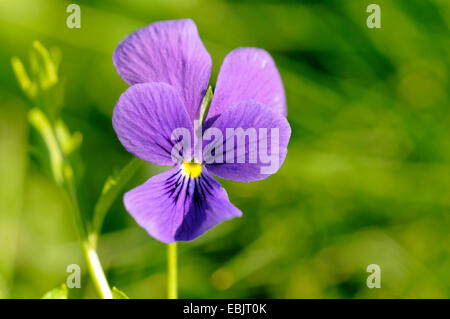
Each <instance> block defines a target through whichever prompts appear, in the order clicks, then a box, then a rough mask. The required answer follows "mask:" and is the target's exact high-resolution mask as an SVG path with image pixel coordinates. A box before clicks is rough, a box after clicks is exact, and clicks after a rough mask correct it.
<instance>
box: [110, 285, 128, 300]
mask: <svg viewBox="0 0 450 319" xmlns="http://www.w3.org/2000/svg"><path fill="white" fill-rule="evenodd" d="M112 295H113V299H130V297H128V296H127V295H126V294H125V293H124V292H123V291H121V290H119V289H117V288H116V287H113V288H112Z"/></svg>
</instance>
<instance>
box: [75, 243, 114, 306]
mask: <svg viewBox="0 0 450 319" xmlns="http://www.w3.org/2000/svg"><path fill="white" fill-rule="evenodd" d="M82 249H83V254H84V259H85V260H86V264H87V267H88V269H89V274H90V275H91V278H92V281H93V282H94V286H95V289H96V290H97V293H98V294H99V296H100V297H101V298H103V299H113V296H112V292H111V288H110V287H109V284H108V280H107V279H106V277H105V273H104V272H103V268H102V265H101V263H100V259H99V258H98V255H97V251H96V249H95V246H92V244H91V243H90V242H89V241H84V242H83V243H82Z"/></svg>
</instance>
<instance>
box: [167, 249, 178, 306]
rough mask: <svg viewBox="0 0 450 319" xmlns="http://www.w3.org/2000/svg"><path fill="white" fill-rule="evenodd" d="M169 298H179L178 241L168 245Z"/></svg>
mask: <svg viewBox="0 0 450 319" xmlns="http://www.w3.org/2000/svg"><path fill="white" fill-rule="evenodd" d="M167 269H168V271H167V298H169V299H177V298H178V270H177V243H176V242H175V243H173V244H169V245H167Z"/></svg>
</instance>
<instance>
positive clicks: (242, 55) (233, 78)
mask: <svg viewBox="0 0 450 319" xmlns="http://www.w3.org/2000/svg"><path fill="white" fill-rule="evenodd" d="M249 99H253V100H255V101H258V102H261V103H264V104H265V105H267V106H268V107H269V108H271V109H272V110H273V111H274V112H276V113H279V114H281V115H284V116H286V114H287V110H286V97H285V94H284V88H283V83H282V81H281V77H280V74H279V73H278V69H277V67H276V65H275V62H274V61H273V59H272V57H271V56H270V54H269V53H267V52H266V51H265V50H263V49H257V48H239V49H236V50H233V51H231V52H230V53H228V55H227V56H226V57H225V59H224V61H223V63H222V66H221V68H220V72H219V76H218V78H217V83H216V89H215V92H214V97H213V100H212V102H211V107H210V110H209V113H208V118H212V117H214V116H217V115H219V114H220V113H222V112H223V111H224V110H225V109H227V108H228V107H230V106H232V105H234V104H235V103H237V102H240V101H244V100H249Z"/></svg>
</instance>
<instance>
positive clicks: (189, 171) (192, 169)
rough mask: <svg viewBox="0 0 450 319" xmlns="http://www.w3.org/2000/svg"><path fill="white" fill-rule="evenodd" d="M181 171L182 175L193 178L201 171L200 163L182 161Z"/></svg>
mask: <svg viewBox="0 0 450 319" xmlns="http://www.w3.org/2000/svg"><path fill="white" fill-rule="evenodd" d="M181 171H182V173H183V174H184V176H189V177H193V178H195V177H199V176H200V174H201V173H202V164H199V163H189V162H183V164H182V165H181Z"/></svg>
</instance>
